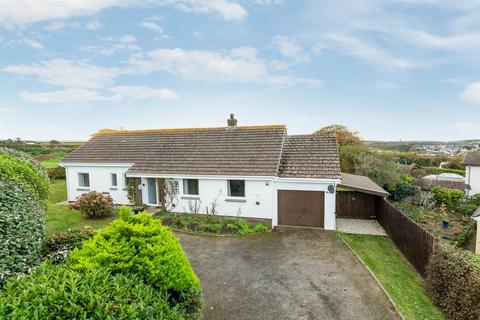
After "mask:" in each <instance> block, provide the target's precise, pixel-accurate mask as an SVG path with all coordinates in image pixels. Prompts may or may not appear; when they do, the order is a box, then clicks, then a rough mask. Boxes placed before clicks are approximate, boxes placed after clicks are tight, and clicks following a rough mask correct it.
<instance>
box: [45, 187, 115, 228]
mask: <svg viewBox="0 0 480 320" xmlns="http://www.w3.org/2000/svg"><path fill="white" fill-rule="evenodd" d="M66 200H67V189H66V184H65V180H55V181H53V182H51V183H50V195H49V203H48V208H47V214H46V226H45V228H46V234H47V237H50V236H51V235H52V234H54V233H57V232H61V231H66V230H68V229H70V228H81V227H84V226H92V227H94V228H95V229H103V228H105V227H106V226H107V225H108V224H109V223H110V222H111V221H112V220H113V219H115V218H117V217H118V210H115V214H114V216H113V217H107V218H99V219H88V218H85V217H83V216H82V214H81V213H80V212H79V211H77V210H72V209H70V208H69V206H68V205H65V204H58V203H59V202H62V201H66Z"/></svg>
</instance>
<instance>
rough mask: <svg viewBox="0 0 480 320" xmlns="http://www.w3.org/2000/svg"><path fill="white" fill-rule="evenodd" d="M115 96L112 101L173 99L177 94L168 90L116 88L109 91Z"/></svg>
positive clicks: (135, 87) (136, 87) (138, 87)
mask: <svg viewBox="0 0 480 320" xmlns="http://www.w3.org/2000/svg"><path fill="white" fill-rule="evenodd" d="M109 90H110V91H112V92H113V93H115V95H114V96H113V97H111V99H112V100H145V99H174V98H177V97H178V94H177V93H176V92H174V91H172V90H170V89H165V88H161V89H156V88H150V87H141V86H116V87H113V88H110V89H109Z"/></svg>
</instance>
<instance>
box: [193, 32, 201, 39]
mask: <svg viewBox="0 0 480 320" xmlns="http://www.w3.org/2000/svg"><path fill="white" fill-rule="evenodd" d="M192 37H194V38H201V37H203V33H201V32H200V31H193V32H192Z"/></svg>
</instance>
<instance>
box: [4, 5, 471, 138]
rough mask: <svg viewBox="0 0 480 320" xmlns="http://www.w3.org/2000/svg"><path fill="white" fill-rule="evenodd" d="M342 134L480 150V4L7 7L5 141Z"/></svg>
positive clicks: (5, 16) (5, 21) (5, 23)
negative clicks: (274, 129) (121, 132)
mask: <svg viewBox="0 0 480 320" xmlns="http://www.w3.org/2000/svg"><path fill="white" fill-rule="evenodd" d="M230 113H234V114H235V116H236V118H237V119H238V122H239V125H264V124H285V125H287V128H288V132H289V133H291V134H303V133H311V132H313V131H315V130H317V129H319V128H321V127H323V126H326V125H330V124H334V123H335V124H337V123H338V124H344V125H346V126H348V127H349V128H351V129H354V130H357V131H359V133H360V135H361V136H362V137H363V138H364V139H368V140H459V139H474V138H475V139H478V138H480V0H456V1H449V0H445V1H443V0H389V1H386V0H385V1H381V0H362V1H360V0H358V1H353V0H312V1H301V0H295V1H294V0H290V1H289V0H238V1H230V0H146V1H135V0H37V1H34V0H16V1H9V0H0V139H6V138H16V137H20V138H22V139H32V140H50V139H58V140H86V139H88V138H89V137H90V135H91V134H92V133H94V132H96V131H98V130H99V129H102V128H112V129H121V128H124V129H155V128H183V127H209V126H224V125H226V119H227V118H228V116H229V114H230Z"/></svg>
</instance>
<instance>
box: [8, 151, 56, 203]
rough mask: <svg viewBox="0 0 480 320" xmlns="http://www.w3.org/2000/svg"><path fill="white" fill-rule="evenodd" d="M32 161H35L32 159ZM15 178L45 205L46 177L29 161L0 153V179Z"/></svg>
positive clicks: (46, 192) (46, 195)
mask: <svg viewBox="0 0 480 320" xmlns="http://www.w3.org/2000/svg"><path fill="white" fill-rule="evenodd" d="M32 161H35V160H33V159H32ZM6 179H9V180H15V181H16V182H17V183H18V184H19V185H22V188H28V189H30V191H32V192H33V194H34V195H35V197H36V199H37V200H39V201H42V202H43V205H44V206H46V202H47V199H48V178H47V177H46V176H45V174H44V173H42V172H40V171H38V170H37V169H36V167H35V166H34V165H33V164H32V162H31V161H26V160H22V159H17V158H14V157H13V156H10V155H7V154H4V153H0V180H6Z"/></svg>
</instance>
